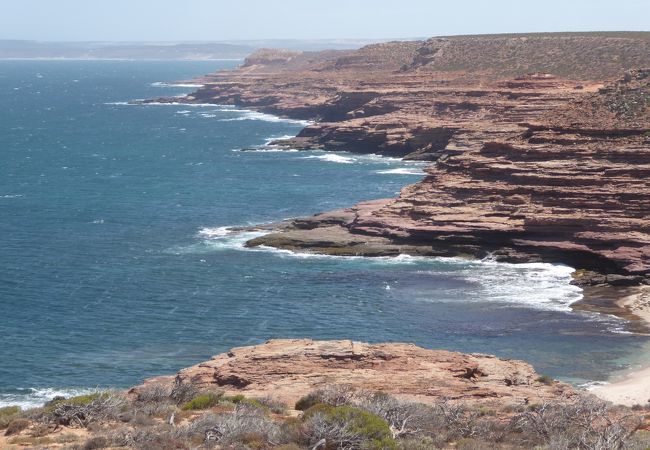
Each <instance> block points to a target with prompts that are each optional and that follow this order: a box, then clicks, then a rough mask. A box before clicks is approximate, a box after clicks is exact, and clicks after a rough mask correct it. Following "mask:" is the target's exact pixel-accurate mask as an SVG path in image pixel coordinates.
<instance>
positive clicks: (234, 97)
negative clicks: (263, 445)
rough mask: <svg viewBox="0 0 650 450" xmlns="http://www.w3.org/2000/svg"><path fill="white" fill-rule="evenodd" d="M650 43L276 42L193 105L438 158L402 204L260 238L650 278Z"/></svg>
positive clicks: (471, 39) (512, 39) (525, 39)
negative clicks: (282, 47)
mask: <svg viewBox="0 0 650 450" xmlns="http://www.w3.org/2000/svg"><path fill="white" fill-rule="evenodd" d="M649 43H650V33H564V34H538V35H502V36H465V37H462V36H461V37H451V38H433V39H430V40H427V41H419V42H408V43H404V42H395V43H387V44H377V45H372V46H368V47H365V48H363V49H360V50H358V51H346V52H324V53H304V54H299V55H298V54H295V55H294V54H292V55H289V56H287V55H284V59H283V58H279V57H275V56H272V57H269V54H268V52H267V53H266V54H262V55H260V54H258V55H253V56H251V58H250V59H249V60H248V61H247V62H246V63H245V64H244V66H243V67H241V68H239V69H237V70H234V71H228V72H221V73H217V74H214V75H211V76H208V77H206V78H205V79H204V80H203V82H204V83H205V86H204V87H203V88H201V89H199V90H198V91H197V92H195V93H193V94H192V95H191V96H188V97H187V98H186V99H185V100H184V101H187V102H197V101H198V102H214V103H221V104H236V105H240V106H244V107H248V108H253V109H258V110H262V111H265V112H270V113H275V114H280V115H285V116H289V117H293V118H307V119H312V120H315V121H316V122H315V123H314V124H312V125H310V126H307V127H306V128H305V129H303V130H302V132H301V133H300V134H299V135H298V136H297V137H296V138H294V139H291V140H288V141H284V142H281V143H277V144H278V145H286V146H291V147H294V148H303V149H308V148H324V149H326V150H345V151H351V152H362V153H377V154H382V155H390V156H397V157H405V158H409V159H420V160H431V161H435V163H434V164H432V165H431V166H430V167H429V168H428V169H427V173H428V175H427V177H426V178H425V179H423V180H422V181H421V182H419V183H417V184H415V185H413V186H408V187H406V188H404V189H403V190H402V192H401V194H400V196H399V197H398V198H397V199H387V200H377V201H371V202H366V203H363V204H360V205H356V206H354V207H351V208H350V209H348V210H345V211H338V212H334V213H330V214H322V215H319V216H316V217H313V218H305V219H300V220H297V221H293V222H291V223H288V224H284V225H283V226H282V227H280V228H282V232H281V233H272V234H270V235H268V236H266V237H263V238H260V239H257V240H255V241H253V242H251V243H250V245H259V244H267V245H275V246H279V247H284V248H291V249H307V250H312V251H325V252H331V253H337V254H366V255H378V254H393V253H395V252H410V253H419V254H430V255H471V256H478V257H485V256H492V257H494V258H496V259H499V260H507V261H531V260H535V261H537V260H542V261H553V262H563V263H568V264H571V265H573V266H575V267H577V268H579V269H585V271H581V272H580V273H581V274H583V275H584V274H589V275H588V276H585V277H583V282H585V283H601V282H608V283H611V284H634V283H639V282H643V281H644V280H647V275H648V274H649V273H650V229H649V226H650V225H649V224H650V220H649V219H650V203H649V202H647V200H646V199H647V198H648V194H649V193H650V185H649V184H648V181H647V175H648V173H649V172H648V171H649V170H650V169H649V167H650V165H649V163H650V159H649V158H650V156H649V155H650V153H649V152H650V124H649V123H648V117H650V116H649V115H648V105H649V104H650V101H649V100H648V98H649V95H650V94H649V89H648V86H649V81H648V80H649V79H648V73H649V72H648V71H647V70H636V69H638V68H639V67H650V52H649V51H648V50H649V47H648V46H649ZM530 72H533V73H530ZM588 271H593V272H594V273H597V274H596V275H594V274H593V273H591V272H588Z"/></svg>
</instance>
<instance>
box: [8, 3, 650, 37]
mask: <svg viewBox="0 0 650 450" xmlns="http://www.w3.org/2000/svg"><path fill="white" fill-rule="evenodd" d="M586 30H637V31H648V30H650V0H536V1H534V2H532V1H527V0H446V1H434V0H430V1H427V0H394V1H388V0H322V1H309V0H0V38H4V39H36V40H122V41H137V40H144V41H160V40H163V41H178V40H227V39H269V38H300V39H322V38H389V37H392V38H404V37H424V36H435V35H450V34H475V33H476V34H480V33H504V32H529V31H586Z"/></svg>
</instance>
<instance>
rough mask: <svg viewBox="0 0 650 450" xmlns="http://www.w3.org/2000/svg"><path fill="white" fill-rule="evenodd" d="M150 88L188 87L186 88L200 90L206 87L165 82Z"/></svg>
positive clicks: (153, 84)
mask: <svg viewBox="0 0 650 450" xmlns="http://www.w3.org/2000/svg"><path fill="white" fill-rule="evenodd" d="M150 86H153V87H186V88H200V87H203V86H204V85H202V84H198V83H165V82H163V81H156V82H155V83H151V85H150Z"/></svg>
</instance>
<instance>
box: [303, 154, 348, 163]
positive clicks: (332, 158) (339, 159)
mask: <svg viewBox="0 0 650 450" xmlns="http://www.w3.org/2000/svg"><path fill="white" fill-rule="evenodd" d="M301 159H320V160H321V161H328V162H333V163H339V164H353V163H354V162H355V161H356V160H355V159H354V158H350V157H347V156H341V155H337V154H335V153H328V154H326V155H310V156H304V157H302V158H301Z"/></svg>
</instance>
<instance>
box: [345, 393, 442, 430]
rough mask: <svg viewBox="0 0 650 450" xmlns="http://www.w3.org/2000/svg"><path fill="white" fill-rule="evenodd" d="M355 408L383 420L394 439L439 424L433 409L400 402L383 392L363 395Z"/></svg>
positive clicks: (418, 404)
mask: <svg viewBox="0 0 650 450" xmlns="http://www.w3.org/2000/svg"><path fill="white" fill-rule="evenodd" d="M355 406H357V407H359V408H361V409H363V410H365V411H368V412H370V413H372V414H375V415H377V416H379V417H381V418H382V419H384V420H385V421H386V422H387V423H388V425H389V427H390V431H391V434H392V436H393V437H394V438H398V437H403V436H407V435H417V434H419V433H421V432H423V431H424V430H425V429H431V428H433V427H436V428H438V427H439V425H440V424H441V420H440V418H439V417H438V414H437V412H436V411H435V410H434V409H433V408H431V407H429V406H426V405H423V404H421V403H412V402H405V401H401V400H398V399H396V398H395V397H392V396H390V395H388V394H385V393H383V392H375V393H373V394H367V395H364V396H362V397H361V399H360V400H359V401H357V402H356V403H355Z"/></svg>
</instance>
